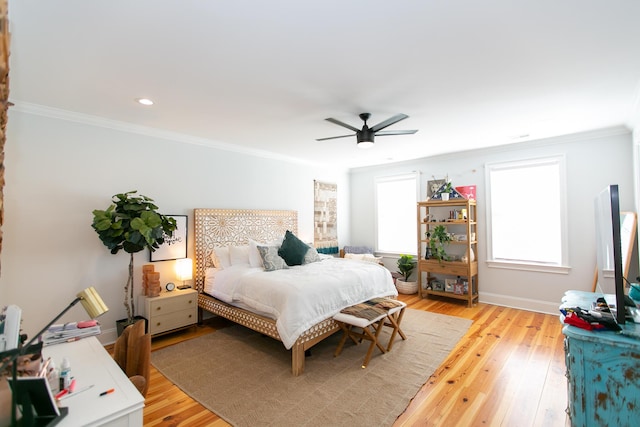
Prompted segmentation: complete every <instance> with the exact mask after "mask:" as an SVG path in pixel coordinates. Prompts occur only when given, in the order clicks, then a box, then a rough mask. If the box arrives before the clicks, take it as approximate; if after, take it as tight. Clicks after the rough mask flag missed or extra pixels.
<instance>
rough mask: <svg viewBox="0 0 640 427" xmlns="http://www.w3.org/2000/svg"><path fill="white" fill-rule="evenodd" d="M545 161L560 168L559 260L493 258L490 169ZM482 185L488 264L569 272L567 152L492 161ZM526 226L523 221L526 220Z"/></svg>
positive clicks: (527, 269) (535, 164) (508, 267)
mask: <svg viewBox="0 0 640 427" xmlns="http://www.w3.org/2000/svg"><path fill="white" fill-rule="evenodd" d="M544 164H557V165H558V166H559V172H560V185H561V186H562V189H561V191H560V223H561V228H562V239H561V241H562V243H561V247H562V248H561V250H562V257H561V258H562V260H561V263H560V264H559V265H556V264H547V263H535V262H514V261H508V260H501V259H494V257H493V241H492V234H493V233H492V224H491V218H492V214H491V172H492V171H495V170H500V169H513V168H516V167H519V166H521V167H525V166H537V165H544ZM485 189H486V223H487V235H486V241H487V261H486V265H487V267H490V268H502V269H507V270H523V271H535V272H544V273H556V274H569V272H570V271H571V266H570V264H569V228H568V214H567V206H568V205H567V175H566V156H565V155H564V154H557V155H553V156H545V157H537V158H532V159H522V160H515V161H506V162H495V163H487V164H485ZM525 226H526V224H525Z"/></svg>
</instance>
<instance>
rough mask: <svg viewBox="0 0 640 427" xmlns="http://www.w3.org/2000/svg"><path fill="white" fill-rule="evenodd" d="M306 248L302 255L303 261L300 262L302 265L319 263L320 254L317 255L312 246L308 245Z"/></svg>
mask: <svg viewBox="0 0 640 427" xmlns="http://www.w3.org/2000/svg"><path fill="white" fill-rule="evenodd" d="M308 246H309V250H308V251H307V253H306V254H305V255H304V260H303V261H302V265H305V264H311V263H312V262H318V261H321V259H320V254H318V251H317V250H316V248H314V247H313V246H312V245H308Z"/></svg>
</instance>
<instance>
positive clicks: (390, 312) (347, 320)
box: [333, 299, 407, 369]
mask: <svg viewBox="0 0 640 427" xmlns="http://www.w3.org/2000/svg"><path fill="white" fill-rule="evenodd" d="M374 301H376V300H374ZM374 301H367V302H365V303H363V304H356V306H352V307H349V308H348V309H354V308H356V307H363V308H364V307H365V306H369V307H374V306H375V302H374ZM386 301H388V302H391V303H392V304H395V306H394V307H391V308H389V309H384V310H383V312H381V313H380V314H378V315H377V316H375V317H372V316H369V317H360V316H357V315H354V314H348V313H343V312H340V313H338V314H336V315H335V316H333V320H335V321H336V322H337V323H338V325H340V329H342V331H343V335H342V338H341V339H340V342H339V343H338V348H336V351H335V353H334V357H337V356H339V355H340V353H342V349H343V347H344V344H345V343H346V341H347V338H350V339H351V340H352V341H353V342H354V343H355V344H359V343H360V342H362V340H363V339H365V340H368V341H371V344H370V345H369V349H368V350H367V355H366V356H365V358H364V362H362V368H363V369H364V368H366V367H367V364H368V363H369V360H370V359H371V355H372V354H373V349H374V348H375V347H378V349H380V351H381V352H382V353H386V352H388V351H391V348H392V347H393V342H394V340H395V338H396V335H397V334H400V336H401V337H402V339H403V340H406V339H407V337H406V335H405V334H404V332H402V329H400V323H401V322H402V317H403V316H404V310H405V308H406V307H407V304H405V303H404V302H402V301H397V300H391V299H386ZM384 326H387V327H390V328H392V331H391V337H390V338H389V342H388V343H387V347H386V348H385V347H383V346H382V344H381V343H380V340H379V337H380V333H381V332H382V328H383V327H384ZM354 328H358V329H359V330H360V331H357V330H354Z"/></svg>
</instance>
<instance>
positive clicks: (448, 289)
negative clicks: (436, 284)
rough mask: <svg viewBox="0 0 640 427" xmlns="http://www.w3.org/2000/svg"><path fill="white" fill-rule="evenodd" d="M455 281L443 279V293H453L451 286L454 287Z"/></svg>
mask: <svg viewBox="0 0 640 427" xmlns="http://www.w3.org/2000/svg"><path fill="white" fill-rule="evenodd" d="M455 283H456V281H455V279H444V291H445V292H453V286H454V285H455Z"/></svg>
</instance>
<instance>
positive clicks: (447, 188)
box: [440, 181, 452, 202]
mask: <svg viewBox="0 0 640 427" xmlns="http://www.w3.org/2000/svg"><path fill="white" fill-rule="evenodd" d="M451 189H452V187H451V181H447V182H446V184H445V185H444V188H443V189H442V192H441V193H440V197H441V198H442V201H443V202H446V201H447V200H449V195H450V194H451Z"/></svg>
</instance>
